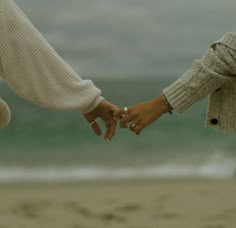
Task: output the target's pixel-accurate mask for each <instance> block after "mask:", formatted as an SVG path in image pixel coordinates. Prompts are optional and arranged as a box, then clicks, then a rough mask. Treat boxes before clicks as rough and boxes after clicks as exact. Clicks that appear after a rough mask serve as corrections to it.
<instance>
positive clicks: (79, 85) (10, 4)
mask: <svg viewBox="0 0 236 228" xmlns="http://www.w3.org/2000/svg"><path fill="white" fill-rule="evenodd" d="M0 37H1V41H0V60H1V61H0V75H1V78H2V79H4V80H5V81H6V82H7V83H8V85H9V86H10V87H11V88H12V89H13V90H14V91H15V92H16V93H17V94H18V95H19V96H21V97H23V98H25V99H26V100H29V101H31V102H33V103H35V104H37V105H40V106H42V107H45V108H47V109H50V110H80V111H81V112H82V113H88V112H90V111H92V110H93V109H95V108H96V106H97V105H98V104H99V103H100V102H101V100H102V99H103V98H102V97H101V91H100V90H99V89H98V88H96V87H95V86H94V84H93V83H92V81H90V80H83V79H82V78H81V77H80V76H79V75H78V74H77V73H76V72H75V71H73V70H72V68H71V67H70V66H69V65H68V64H67V63H65V62H64V61H63V60H62V59H61V57H60V56H59V55H58V54H57V53H56V52H55V50H54V49H53V48H52V47H51V46H50V45H49V44H48V42H47V41H46V40H45V38H44V37H43V36H42V35H41V34H40V33H39V32H38V31H37V29H36V28H35V27H34V26H33V25H32V23H31V22H30V21H29V19H28V18H27V17H26V16H25V15H24V13H23V12H22V11H21V10H20V9H19V7H18V6H17V5H16V3H15V2H14V1H12V0H0Z"/></svg>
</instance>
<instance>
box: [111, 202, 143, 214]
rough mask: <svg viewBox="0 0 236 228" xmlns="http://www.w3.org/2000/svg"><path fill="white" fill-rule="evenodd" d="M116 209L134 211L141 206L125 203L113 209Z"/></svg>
mask: <svg viewBox="0 0 236 228" xmlns="http://www.w3.org/2000/svg"><path fill="white" fill-rule="evenodd" d="M115 210H116V211H121V212H135V211H138V210H141V206H140V205H139V204H127V205H124V206H121V207H118V208H116V209H115Z"/></svg>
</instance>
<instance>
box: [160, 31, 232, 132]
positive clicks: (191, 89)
mask: <svg viewBox="0 0 236 228" xmlns="http://www.w3.org/2000/svg"><path fill="white" fill-rule="evenodd" d="M163 93H164V94H165V96H166V98H167V100H168V101H169V103H170V104H171V106H172V107H173V108H174V109H175V110H176V111H177V112H184V111H185V110H186V109H187V108H189V107H190V106H192V105H193V104H195V103H196V102H198V101H200V100H202V99H203V98H205V97H207V96H208V95H210V97H209V107H208V113H207V118H206V126H207V127H212V128H215V129H218V130H220V131H222V132H227V133H235V132H236V33H235V32H232V33H227V34H225V35H224V36H223V37H222V38H221V39H220V40H218V41H216V42H214V43H213V44H212V45H211V46H210V47H209V49H208V52H207V54H206V55H205V56H204V57H202V58H201V59H200V60H196V61H195V62H194V64H193V66H192V67H191V68H190V69H189V70H188V71H187V72H185V73H184V74H183V75H182V76H181V77H180V78H179V79H177V80H176V81H175V82H174V83H173V84H171V85H170V86H168V87H167V88H165V89H164V90H163Z"/></svg>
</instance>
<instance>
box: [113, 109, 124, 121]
mask: <svg viewBox="0 0 236 228" xmlns="http://www.w3.org/2000/svg"><path fill="white" fill-rule="evenodd" d="M123 115H124V109H123V108H120V109H118V110H116V111H114V112H113V118H114V119H115V120H119V119H121V118H122V116H123Z"/></svg>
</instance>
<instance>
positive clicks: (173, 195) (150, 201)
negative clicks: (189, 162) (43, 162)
mask: <svg viewBox="0 0 236 228" xmlns="http://www.w3.org/2000/svg"><path fill="white" fill-rule="evenodd" d="M62 227H63V228H105V227H109V228H121V227H122V228H159V227H160V228H195V227H196V228H234V227H236V180H233V179H232V180H197V179H192V180H190V179H188V180H187V179H175V180H170V179H166V180H164V179H159V180H158V179H157V180H133V181H131V180H130V181H128V180H127V181H100V182H99V181H97V182H78V183H61V184H59V183H57V184H55V183H54V184H53V183H51V184H45V183H44V184H43V183H42V184H18V185H17V184H14V185H13V184H12V185H10V184H8V185H7V184H5V185H3V184H2V185H1V186H0V228H62Z"/></svg>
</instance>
